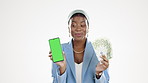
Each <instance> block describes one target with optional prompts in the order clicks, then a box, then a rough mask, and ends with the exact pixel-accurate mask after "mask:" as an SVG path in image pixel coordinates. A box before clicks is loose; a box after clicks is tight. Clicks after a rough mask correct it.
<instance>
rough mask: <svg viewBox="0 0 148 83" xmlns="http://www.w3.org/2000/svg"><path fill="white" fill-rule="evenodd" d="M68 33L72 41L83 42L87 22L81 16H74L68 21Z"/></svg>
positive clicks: (86, 30)
mask: <svg viewBox="0 0 148 83" xmlns="http://www.w3.org/2000/svg"><path fill="white" fill-rule="evenodd" d="M69 32H70V33H71V35H72V37H73V38H74V40H83V39H85V38H86V33H87V32H88V26H87V20H86V18H85V17H82V16H74V17H73V18H71V20H70V24H69Z"/></svg>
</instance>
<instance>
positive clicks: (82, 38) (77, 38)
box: [73, 37, 86, 41]
mask: <svg viewBox="0 0 148 83" xmlns="http://www.w3.org/2000/svg"><path fill="white" fill-rule="evenodd" d="M73 39H74V40H76V41H81V40H84V39H86V37H73Z"/></svg>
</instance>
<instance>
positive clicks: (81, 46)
mask: <svg viewBox="0 0 148 83" xmlns="http://www.w3.org/2000/svg"><path fill="white" fill-rule="evenodd" d="M85 43H86V38H84V39H83V40H73V48H74V49H78V48H79V49H84V48H85Z"/></svg>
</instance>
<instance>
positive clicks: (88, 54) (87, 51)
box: [82, 40, 93, 80]
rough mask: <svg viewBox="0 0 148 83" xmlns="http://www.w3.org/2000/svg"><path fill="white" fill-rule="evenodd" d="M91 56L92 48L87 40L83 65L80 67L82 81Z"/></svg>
mask: <svg viewBox="0 0 148 83" xmlns="http://www.w3.org/2000/svg"><path fill="white" fill-rule="evenodd" d="M92 56H93V47H92V45H91V43H90V42H89V41H88V40H87V42H86V47H85V52H84V59H83V65H82V80H83V79H84V76H85V73H86V71H87V68H88V66H89V63H90V61H91V58H92Z"/></svg>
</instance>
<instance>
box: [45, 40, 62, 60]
mask: <svg viewBox="0 0 148 83" xmlns="http://www.w3.org/2000/svg"><path fill="white" fill-rule="evenodd" d="M48 41H49V45H50V50H51V53H52V58H53V62H59V61H63V60H64V57H63V53H62V48H61V44H60V38H53V39H49V40H48Z"/></svg>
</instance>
